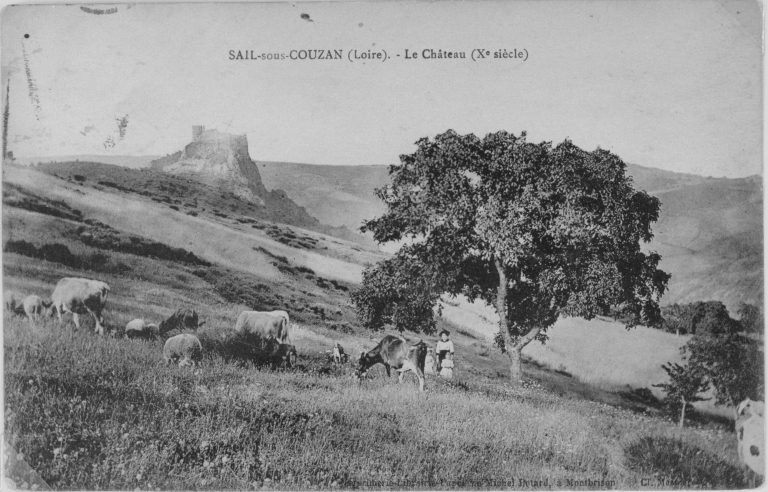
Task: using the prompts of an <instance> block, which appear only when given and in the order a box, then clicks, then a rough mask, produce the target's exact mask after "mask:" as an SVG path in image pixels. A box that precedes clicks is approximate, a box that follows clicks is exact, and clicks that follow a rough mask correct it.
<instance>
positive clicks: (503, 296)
mask: <svg viewBox="0 0 768 492" xmlns="http://www.w3.org/2000/svg"><path fill="white" fill-rule="evenodd" d="M493 262H494V264H495V265H496V271H497V272H498V274H499V287H498V292H497V293H496V312H497V313H499V332H500V333H501V335H502V337H503V338H504V347H505V349H506V351H507V355H508V357H509V377H510V382H511V383H512V385H513V386H517V385H519V384H520V383H521V382H522V380H523V360H522V353H523V347H525V346H526V345H528V343H530V342H531V340H533V339H534V338H536V335H538V334H539V332H540V331H541V328H531V330H530V331H529V332H528V333H526V334H525V335H523V336H522V337H520V338H519V339H518V340H517V341H515V342H513V341H512V337H511V336H510V335H509V321H508V319H507V273H506V272H505V271H504V265H502V263H501V261H500V260H499V259H494V261H493Z"/></svg>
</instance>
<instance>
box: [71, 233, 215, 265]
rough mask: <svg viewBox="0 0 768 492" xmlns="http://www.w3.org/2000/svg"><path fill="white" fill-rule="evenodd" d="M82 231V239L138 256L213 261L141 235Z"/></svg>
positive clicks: (95, 246)
mask: <svg viewBox="0 0 768 492" xmlns="http://www.w3.org/2000/svg"><path fill="white" fill-rule="evenodd" d="M79 232H80V236H79V238H80V240H81V241H82V242H83V243H84V244H87V245H88V246H92V247H94V248H99V249H107V250H111V251H119V252H121V253H128V254H132V255H136V256H144V257H151V258H157V259H160V260H169V261H175V262H178V263H188V264H191V265H201V266H211V263H210V262H208V261H206V260H204V259H202V258H200V257H198V256H196V255H195V254H194V253H192V252H191V251H187V250H186V249H184V248H174V247H172V246H168V245H166V244H163V243H159V242H156V241H152V240H151V239H146V238H143V237H139V236H125V235H120V234H118V233H112V232H109V233H105V232H104V231H98V230H95V231H91V233H83V232H84V231H79Z"/></svg>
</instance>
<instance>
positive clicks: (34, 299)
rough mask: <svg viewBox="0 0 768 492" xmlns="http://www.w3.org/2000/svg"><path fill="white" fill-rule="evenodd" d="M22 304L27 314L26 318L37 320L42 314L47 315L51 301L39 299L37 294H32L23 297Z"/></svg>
mask: <svg viewBox="0 0 768 492" xmlns="http://www.w3.org/2000/svg"><path fill="white" fill-rule="evenodd" d="M22 305H23V306H24V312H25V313H26V314H27V318H29V319H30V321H37V320H39V319H40V316H42V315H43V314H46V315H47V314H49V313H50V309H51V306H52V305H53V303H52V302H46V301H44V300H42V299H40V297H39V296H36V295H34V294H32V295H30V296H27V297H26V298H25V299H24V302H23V303H22Z"/></svg>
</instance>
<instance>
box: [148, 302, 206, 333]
mask: <svg viewBox="0 0 768 492" xmlns="http://www.w3.org/2000/svg"><path fill="white" fill-rule="evenodd" d="M204 323H205V321H203V323H198V318H197V312H196V311H195V310H194V309H190V308H179V309H177V310H176V312H175V313H173V314H172V315H171V316H170V317H169V318H168V319H166V320H165V321H161V322H160V326H159V327H158V331H159V332H160V334H161V335H162V334H164V333H168V332H169V331H171V330H185V329H186V330H197V328H198V327H200V326H202V325H203V324H204Z"/></svg>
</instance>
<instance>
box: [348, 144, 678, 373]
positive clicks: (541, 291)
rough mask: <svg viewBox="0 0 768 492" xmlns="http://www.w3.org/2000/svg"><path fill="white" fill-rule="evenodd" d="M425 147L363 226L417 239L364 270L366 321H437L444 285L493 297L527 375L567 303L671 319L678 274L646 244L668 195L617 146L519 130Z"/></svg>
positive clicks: (631, 316) (403, 167) (359, 296)
mask: <svg viewBox="0 0 768 492" xmlns="http://www.w3.org/2000/svg"><path fill="white" fill-rule="evenodd" d="M417 146H418V148H417V150H416V152H415V153H414V154H411V155H403V156H400V160H401V164H400V165H399V166H391V167H390V169H389V173H390V177H391V179H392V183H391V184H390V185H388V186H386V187H384V188H381V189H378V190H376V194H377V195H378V196H379V198H381V199H382V200H383V201H384V202H385V203H386V204H387V212H386V213H385V214H384V215H383V216H381V217H378V218H376V219H373V220H370V221H368V222H366V223H365V224H364V225H363V227H362V230H363V231H364V232H365V231H371V232H373V234H374V238H375V239H376V241H378V242H379V243H386V242H389V241H400V240H403V239H410V240H411V241H412V242H411V244H408V245H405V246H403V247H401V248H400V250H399V251H398V253H397V254H396V256H395V258H393V259H389V260H385V261H383V262H381V263H379V264H378V265H376V266H375V267H373V268H370V269H368V270H367V271H366V272H365V273H364V275H363V285H362V287H361V288H360V289H359V290H358V291H356V292H355V293H353V295H352V299H353V301H354V302H355V304H356V306H357V311H358V315H359V317H360V319H361V321H362V323H363V324H364V325H366V326H368V327H369V328H372V329H380V328H381V327H383V326H384V325H385V324H387V323H391V324H394V325H395V327H396V328H397V329H398V330H401V331H402V330H414V331H423V332H427V333H430V332H432V331H433V330H434V326H435V323H434V320H433V319H432V317H433V308H434V306H435V305H436V304H437V303H438V300H439V299H440V296H441V295H442V294H446V293H447V294H449V295H454V296H455V295H459V294H463V295H465V296H467V298H468V299H469V300H476V299H481V300H483V301H485V303H486V304H488V305H490V306H493V307H495V309H496V312H497V313H498V314H499V340H500V341H501V343H500V344H499V345H500V346H501V347H502V348H503V349H504V350H506V353H507V354H508V357H509V361H510V366H509V367H510V377H511V379H512V381H513V383H517V382H518V381H520V379H521V378H522V367H521V352H522V349H523V347H525V346H526V345H527V344H528V343H530V342H531V341H533V340H544V339H546V335H545V332H546V330H547V329H548V328H549V327H551V326H552V325H553V324H554V323H555V321H556V320H557V318H558V317H559V316H561V315H562V316H580V317H584V318H586V319H591V318H593V317H594V316H596V315H598V314H602V315H605V314H608V313H609V310H610V308H611V306H620V308H621V312H622V315H624V316H626V317H627V318H626V319H627V326H628V327H631V326H635V325H636V324H640V323H645V324H648V325H656V324H659V323H660V322H661V317H660V312H659V306H658V301H659V298H660V296H661V295H662V294H663V293H664V291H665V289H666V286H667V282H668V280H669V275H668V274H666V273H664V272H663V271H661V270H659V269H658V268H657V267H658V264H659V261H660V260H661V257H660V256H659V255H658V254H656V253H653V252H652V253H644V252H642V251H641V248H640V243H641V242H649V241H650V240H651V238H652V237H653V234H652V233H651V224H652V223H653V222H655V221H656V220H657V219H658V215H659V207H660V203H659V200H658V199H656V198H654V197H652V196H650V195H648V194H647V193H645V192H643V191H637V190H635V189H634V188H633V186H632V179H631V178H630V177H629V176H627V174H626V165H625V164H624V162H622V160H621V159H619V158H618V157H617V156H615V155H613V154H611V153H610V152H608V151H604V150H601V149H597V150H595V151H594V152H586V151H584V150H582V149H580V148H578V147H576V146H575V145H573V144H572V143H571V142H570V141H568V140H566V141H565V142H563V143H562V144H560V145H557V146H556V147H553V146H552V145H551V144H550V143H548V142H544V143H540V144H532V143H529V142H527V141H526V140H525V133H523V134H522V135H521V136H520V137H516V136H514V135H511V134H509V133H506V132H498V133H494V134H489V135H487V136H486V137H485V138H484V139H482V140H481V139H479V138H477V137H475V136H474V135H465V136H462V135H458V134H457V133H455V132H454V131H451V130H449V131H448V132H446V133H444V134H442V135H438V136H437V137H435V139H434V140H429V139H427V138H424V139H421V140H419V141H418V142H417Z"/></svg>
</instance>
